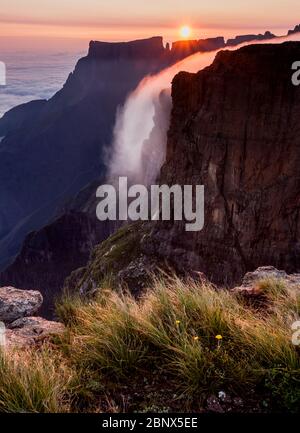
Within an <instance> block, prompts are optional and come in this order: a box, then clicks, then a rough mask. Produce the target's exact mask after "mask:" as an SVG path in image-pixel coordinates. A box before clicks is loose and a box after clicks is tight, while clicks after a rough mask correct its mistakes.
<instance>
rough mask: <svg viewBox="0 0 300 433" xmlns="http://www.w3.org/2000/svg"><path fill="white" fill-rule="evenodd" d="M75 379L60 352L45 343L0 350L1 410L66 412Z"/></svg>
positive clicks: (68, 407)
mask: <svg viewBox="0 0 300 433" xmlns="http://www.w3.org/2000/svg"><path fill="white" fill-rule="evenodd" d="M74 378H75V373H74V372H73V371H72V370H71V369H70V367H69V366H68V365H67V364H66V362H65V360H64V359H63V358H62V357H61V356H60V354H58V353H53V351H52V349H50V348H49V347H47V346H44V347H42V348H40V349H39V350H38V351H37V350H30V349H28V350H26V351H24V350H22V351H21V352H19V353H18V352H11V351H10V352H9V353H3V352H1V353H0V411H1V412H13V413H17V412H54V413H57V412H68V411H69V409H70V401H71V400H70V397H71V388H72V386H73V385H74V384H75V382H74ZM72 384H73V385H72Z"/></svg>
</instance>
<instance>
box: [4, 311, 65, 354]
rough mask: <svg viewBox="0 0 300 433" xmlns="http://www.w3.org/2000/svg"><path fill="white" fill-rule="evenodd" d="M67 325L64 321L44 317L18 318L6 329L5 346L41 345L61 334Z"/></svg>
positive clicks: (17, 347) (15, 347)
mask: <svg viewBox="0 0 300 433" xmlns="http://www.w3.org/2000/svg"><path fill="white" fill-rule="evenodd" d="M64 331H65V327H64V325H63V324H62V323H58V322H52V321H49V320H46V319H43V318H42V317H25V318H22V319H18V320H16V321H15V322H13V323H12V324H10V325H9V327H8V328H7V329H6V330H5V348H6V349H8V350H9V349H11V348H14V349H21V348H26V347H30V346H37V345H40V344H42V343H44V342H46V341H47V340H49V339H51V338H53V337H55V336H60V335H62V334H63V333H64Z"/></svg>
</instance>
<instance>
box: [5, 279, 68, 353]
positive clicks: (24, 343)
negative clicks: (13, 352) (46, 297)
mask: <svg viewBox="0 0 300 433" xmlns="http://www.w3.org/2000/svg"><path fill="white" fill-rule="evenodd" d="M42 302H43V297H42V295H41V293H40V292H38V291H34V290H19V289H16V288H14V287H0V348H1V349H3V348H4V350H7V349H11V348H13V349H14V348H23V347H28V346H33V345H37V344H41V343H43V342H44V341H45V340H47V339H49V338H50V337H52V336H55V335H61V334H62V333H63V332H64V330H65V327H64V325H62V324H61V323H58V322H51V321H48V320H46V319H44V318H42V317H35V316H33V315H34V314H36V313H37V312H38V311H39V310H40V308H41V305H42Z"/></svg>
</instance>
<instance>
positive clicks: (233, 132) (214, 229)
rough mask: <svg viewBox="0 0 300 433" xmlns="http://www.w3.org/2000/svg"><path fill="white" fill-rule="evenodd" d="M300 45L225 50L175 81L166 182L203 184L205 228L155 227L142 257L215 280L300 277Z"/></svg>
mask: <svg viewBox="0 0 300 433" xmlns="http://www.w3.org/2000/svg"><path fill="white" fill-rule="evenodd" d="M297 58H300V44H299V43H296V42H288V43H284V44H280V45H256V46H255V45H254V46H249V47H244V48H242V49H240V50H238V51H232V52H230V51H223V52H220V53H219V54H218V55H217V57H216V59H215V61H214V63H213V64H212V65H211V66H210V67H208V68H206V69H204V70H203V71H200V72H199V73H197V74H189V73H184V72H182V73H179V74H178V75H177V76H176V77H175V78H174V80H173V87H172V99H173V109H172V115H171V124H170V129H169V132H168V143H167V155H166V162H165V164H164V166H163V168H162V171H161V178H160V181H161V183H167V184H170V185H173V184H176V183H179V184H180V185H186V184H192V185H195V184H201V185H204V186H205V225H204V229H203V230H202V231H199V232H194V233H191V232H190V233H189V232H186V231H185V225H184V223H181V222H170V223H157V224H156V227H155V229H154V231H153V233H152V236H151V237H150V238H149V241H148V244H147V245H145V247H144V251H145V252H146V253H147V251H152V253H153V254H154V255H156V256H158V257H160V258H161V259H167V260H169V261H170V262H171V263H172V264H173V265H174V266H175V267H176V268H178V269H181V270H182V271H185V270H198V271H203V272H205V274H206V275H207V276H208V277H209V278H211V279H212V280H213V281H215V282H219V283H225V284H226V283H229V284H230V283H232V282H234V281H239V280H240V278H241V276H242V275H243V274H244V273H245V272H246V271H248V270H253V269H255V268H257V267H259V266H264V265H273V266H276V267H277V268H279V269H285V270H286V271H287V272H295V271H298V270H299V269H300V225H299V222H300V221H299V204H300V181H299V164H300V128H299V116H300V87H297V86H294V85H292V82H291V65H292V63H293V62H294V61H295V59H297Z"/></svg>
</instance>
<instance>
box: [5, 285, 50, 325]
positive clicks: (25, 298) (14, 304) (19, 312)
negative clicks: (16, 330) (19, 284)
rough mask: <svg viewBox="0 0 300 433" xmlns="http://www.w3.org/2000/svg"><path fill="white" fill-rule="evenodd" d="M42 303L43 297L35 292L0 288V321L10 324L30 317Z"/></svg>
mask: <svg viewBox="0 0 300 433" xmlns="http://www.w3.org/2000/svg"><path fill="white" fill-rule="evenodd" d="M42 303H43V297H42V295H41V293H40V292H38V291H36V290H19V289H15V288H14V287H0V321H1V322H4V323H10V322H13V321H14V320H17V319H19V318H21V317H22V318H23V317H27V316H32V315H33V314H35V313H36V312H37V311H38V310H39V309H40V307H41V305H42Z"/></svg>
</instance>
